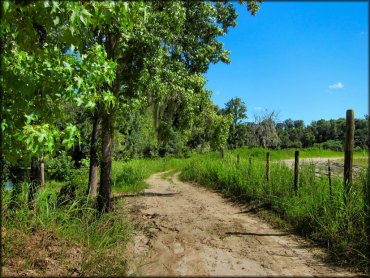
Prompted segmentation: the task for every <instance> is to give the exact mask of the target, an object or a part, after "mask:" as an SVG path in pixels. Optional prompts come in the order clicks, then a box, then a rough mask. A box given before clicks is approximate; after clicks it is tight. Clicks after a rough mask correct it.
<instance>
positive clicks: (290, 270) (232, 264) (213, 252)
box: [125, 173, 355, 277]
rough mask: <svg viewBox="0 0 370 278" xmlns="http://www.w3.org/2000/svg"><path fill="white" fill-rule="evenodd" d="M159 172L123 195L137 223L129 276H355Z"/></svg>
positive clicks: (301, 242)
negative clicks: (143, 187) (142, 189)
mask: <svg viewBox="0 0 370 278" xmlns="http://www.w3.org/2000/svg"><path fill="white" fill-rule="evenodd" d="M161 174H162V173H157V174H154V175H152V176H151V177H150V178H149V179H148V180H146V182H147V183H148V184H149V185H150V188H149V189H146V190H145V192H144V193H143V194H141V195H138V196H132V197H130V198H126V201H125V203H126V204H125V206H126V208H127V210H128V211H129V215H130V218H131V221H133V222H134V223H136V224H137V225H138V227H139V229H138V231H137V232H136V234H135V236H134V240H133V242H132V243H131V244H130V245H129V250H128V254H132V255H131V257H130V258H129V259H128V264H129V274H137V275H217V276H220V275H233V276H234V275H252V276H268V275H277V276H287V275H295V276H297V275H300V276H302V275H308V276H313V275H319V276H324V275H325V276H328V275H330V276H333V275H335V276H346V277H347V276H354V275H355V274H354V273H349V272H346V271H344V270H343V269H340V268H336V267H331V266H328V265H325V264H324V263H322V262H320V261H319V260H318V259H316V258H315V255H314V253H315V254H322V252H321V251H320V250H319V249H317V248H309V246H310V244H309V243H308V242H306V241H304V240H302V239H300V238H298V237H296V236H292V235H289V234H287V233H285V232H282V231H279V230H276V229H273V228H271V226H270V225H268V224H267V223H265V222H264V221H262V220H260V219H259V218H258V217H257V216H255V215H253V214H251V213H248V211H246V208H245V207H243V206H241V205H235V204H233V203H231V202H230V201H228V200H226V199H224V198H222V197H221V196H220V194H219V193H217V192H212V191H210V190H207V189H206V188H203V187H200V186H197V185H193V184H190V183H184V182H181V181H179V180H178V178H177V175H175V176H174V177H171V178H170V179H169V180H168V179H166V180H165V179H163V178H161Z"/></svg>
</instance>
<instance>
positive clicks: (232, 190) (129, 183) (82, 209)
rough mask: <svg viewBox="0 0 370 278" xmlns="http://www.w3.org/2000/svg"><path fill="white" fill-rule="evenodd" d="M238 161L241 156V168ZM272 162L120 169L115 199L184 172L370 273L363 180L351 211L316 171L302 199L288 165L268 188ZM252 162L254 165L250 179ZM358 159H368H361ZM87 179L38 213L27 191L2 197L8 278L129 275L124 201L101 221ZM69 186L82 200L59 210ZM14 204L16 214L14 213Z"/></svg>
mask: <svg viewBox="0 0 370 278" xmlns="http://www.w3.org/2000/svg"><path fill="white" fill-rule="evenodd" d="M270 153H271V159H272V160H279V159H290V158H293V157H294V150H272V151H270ZM236 154H239V155H240V157H241V159H240V165H239V166H238V165H236ZM265 155H266V150H264V149H258V148H257V149H247V148H241V149H237V150H232V151H226V152H225V159H224V160H220V157H219V153H218V152H212V153H206V154H202V155H199V154H194V155H192V157H190V158H187V159H177V158H161V159H152V160H148V159H140V160H133V161H129V162H113V169H112V193H113V194H114V193H118V192H138V191H141V190H143V189H145V188H146V187H147V185H146V184H145V182H144V180H145V179H146V178H148V177H149V176H150V175H151V174H152V173H155V172H161V171H166V170H171V169H172V170H174V171H175V170H176V171H177V170H180V171H182V174H181V178H182V179H183V180H187V181H195V182H198V183H199V184H202V185H205V186H208V187H211V188H217V189H220V190H221V191H222V192H223V193H224V194H225V195H226V196H232V197H237V198H239V199H241V200H243V201H246V202H252V203H253V204H255V205H263V206H265V207H269V208H270V209H269V210H265V212H266V214H265V216H266V217H268V218H273V219H274V221H275V222H276V223H280V225H281V226H286V227H288V226H289V227H293V228H294V229H295V230H296V231H297V232H298V233H300V234H302V235H305V236H307V237H309V238H311V239H313V240H316V241H320V242H321V243H323V244H325V245H326V246H327V247H328V248H329V250H331V251H332V252H333V254H334V255H335V256H337V257H336V260H337V261H339V262H341V263H343V264H349V265H352V266H356V267H359V268H363V266H364V264H365V262H366V260H368V259H367V258H366V256H365V255H364V254H366V253H364V250H366V244H365V242H366V234H365V233H364V222H363V219H364V215H363V211H364V203H363V196H362V194H363V192H362V189H361V188H363V184H362V182H363V180H364V179H362V180H360V181H356V183H355V185H354V187H353V190H351V201H350V203H349V204H350V205H349V208H346V207H345V206H344V205H343V198H342V194H341V192H342V191H343V188H342V183H341V181H340V180H339V179H338V180H333V184H332V190H333V194H332V197H331V199H330V194H329V187H328V184H327V181H326V180H324V179H322V180H320V179H315V178H313V177H312V172H313V171H312V166H311V168H310V166H309V165H307V166H305V168H304V170H303V172H302V177H301V185H300V190H299V192H298V194H294V192H293V190H292V186H291V185H292V173H291V170H290V169H289V168H288V167H286V166H284V165H280V164H276V165H275V164H274V165H272V167H271V180H270V183H269V184H268V185H267V184H266V183H265V181H264V175H265V168H264V162H263V161H264V158H265ZM342 155H343V153H341V152H339V153H338V152H332V151H321V152H320V150H317V149H314V150H310V149H307V150H301V157H340V156H342ZM249 157H252V162H253V163H252V167H251V170H250V172H248V167H249V164H248V163H249V159H248V158H249ZM356 159H360V160H364V159H365V158H364V157H363V154H360V153H357V154H356V156H355V160H356ZM169 175H170V173H169ZM87 180H88V171H87V169H86V168H84V169H80V170H74V171H73V175H72V177H71V178H70V179H69V180H67V181H63V182H57V181H53V180H51V181H49V182H47V184H46V185H45V187H44V188H43V189H41V190H40V191H39V192H38V194H37V197H36V202H35V209H29V207H28V206H27V205H26V200H27V192H28V185H27V184H25V183H23V184H21V185H20V186H19V187H18V194H16V196H12V195H14V194H12V191H4V192H3V204H2V208H3V210H2V238H3V246H2V257H3V264H4V266H5V270H6V271H7V274H8V275H26V274H27V275H32V276H34V275H43V276H45V275H46V276H50V275H99V276H107V275H108V276H109V275H125V273H126V260H125V252H124V250H125V249H126V246H127V243H128V242H129V240H130V237H131V235H132V231H133V227H132V226H131V224H130V223H129V222H128V220H127V217H126V212H125V211H124V209H123V207H122V205H123V202H124V199H120V200H119V201H118V203H116V204H115V210H114V211H113V212H111V213H109V214H106V215H104V216H103V217H99V216H98V215H96V214H95V212H94V209H93V207H94V200H93V199H89V198H87V197H86V196H85V193H86V185H87ZM68 184H69V185H72V184H75V185H76V193H75V198H74V200H73V201H67V202H66V204H64V205H60V204H58V202H57V194H58V192H59V190H60V188H61V187H62V186H65V185H68ZM12 199H13V201H14V202H13V203H14V204H16V205H15V209H9V205H10V204H11V202H12ZM329 200H330V201H329ZM269 212H272V214H269ZM263 213H264V212H263ZM24 250H27V252H25V251H24ZM351 258H352V259H351ZM3 270H4V269H3ZM12 271H13V272H12Z"/></svg>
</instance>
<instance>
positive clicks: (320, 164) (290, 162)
mask: <svg viewBox="0 0 370 278" xmlns="http://www.w3.org/2000/svg"><path fill="white" fill-rule="evenodd" d="M329 160H330V168H331V171H332V175H336V176H340V175H343V169H344V163H343V157H315V158H300V159H299V162H300V164H301V163H305V164H315V167H316V168H315V172H316V176H320V175H322V174H324V175H328V163H329ZM281 161H282V162H283V163H285V164H286V165H287V166H289V167H294V159H285V160H281ZM352 168H353V174H354V176H355V177H356V176H357V174H358V173H359V172H360V171H361V169H363V167H362V166H360V165H356V164H354V165H353V166H352Z"/></svg>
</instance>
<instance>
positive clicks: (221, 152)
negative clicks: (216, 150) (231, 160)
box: [220, 148, 224, 159]
mask: <svg viewBox="0 0 370 278" xmlns="http://www.w3.org/2000/svg"><path fill="white" fill-rule="evenodd" d="M220 156H221V159H224V148H221V149H220Z"/></svg>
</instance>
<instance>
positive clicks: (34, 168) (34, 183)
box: [28, 156, 40, 207]
mask: <svg viewBox="0 0 370 278" xmlns="http://www.w3.org/2000/svg"><path fill="white" fill-rule="evenodd" d="M30 182H31V185H30V188H29V191H28V203H29V204H30V207H33V201H34V200H35V195H36V191H37V188H38V187H39V185H40V167H39V161H38V159H37V157H36V156H33V157H32V159H31V172H30Z"/></svg>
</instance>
